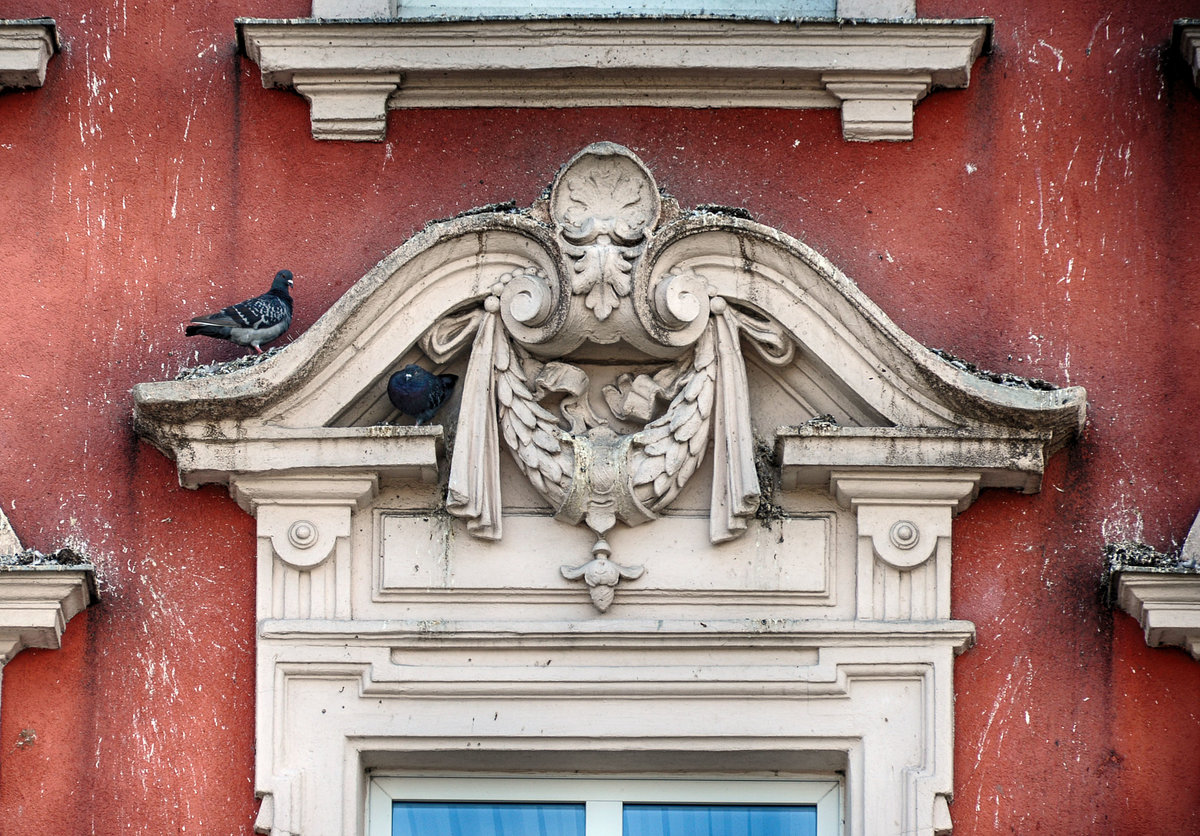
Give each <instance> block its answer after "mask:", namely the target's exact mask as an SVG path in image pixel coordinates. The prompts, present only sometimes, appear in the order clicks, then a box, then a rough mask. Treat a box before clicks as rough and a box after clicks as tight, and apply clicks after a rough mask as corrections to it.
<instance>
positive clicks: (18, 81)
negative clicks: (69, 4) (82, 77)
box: [0, 17, 59, 90]
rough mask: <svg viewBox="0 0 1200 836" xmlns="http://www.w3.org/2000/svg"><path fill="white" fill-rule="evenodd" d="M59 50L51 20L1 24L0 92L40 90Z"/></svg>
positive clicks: (13, 21)
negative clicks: (52, 57) (38, 88)
mask: <svg viewBox="0 0 1200 836" xmlns="http://www.w3.org/2000/svg"><path fill="white" fill-rule="evenodd" d="M58 48H59V43H58V29H57V28H56V26H55V23H54V21H53V20H52V19H50V18H48V17H43V18H35V19H32V20H0V90H4V89H7V88H23V87H41V86H42V84H43V83H44V82H45V81H46V65H47V64H48V63H49V62H50V57H51V56H52V55H54V53H56V52H58Z"/></svg>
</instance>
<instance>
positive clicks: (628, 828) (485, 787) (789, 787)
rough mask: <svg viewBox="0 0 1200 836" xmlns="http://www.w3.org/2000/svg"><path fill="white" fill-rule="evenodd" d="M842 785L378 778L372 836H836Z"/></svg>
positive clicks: (790, 780) (373, 789) (820, 782)
mask: <svg viewBox="0 0 1200 836" xmlns="http://www.w3.org/2000/svg"><path fill="white" fill-rule="evenodd" d="M840 790H841V787H840V785H839V783H838V782H836V781H829V780H816V779H796V778H787V779H782V778H780V779H746V778H704V779H676V778H656V779H642V778H622V777H604V778H573V777H558V778H515V777H492V776H486V777H479V776H454V777H450V776H444V777H415V776H414V777H396V776H389V777H377V778H375V779H373V780H372V781H371V784H370V790H369V792H370V798H369V801H368V831H367V832H368V834H369V836H418V834H419V836H530V834H536V836H835V835H836V834H838V833H839V832H840V829H841V815H840Z"/></svg>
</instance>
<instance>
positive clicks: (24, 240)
mask: <svg viewBox="0 0 1200 836" xmlns="http://www.w3.org/2000/svg"><path fill="white" fill-rule="evenodd" d="M1051 5H1052V4H1047V3H1044V2H1038V1H1037V0H1026V2H1019V0H976V2H973V3H965V2H961V0H936V2H934V1H933V0H929V1H928V2H923V3H921V4H920V5H919V11H920V12H921V14H922V15H923V16H927V17H967V16H977V15H987V16H992V17H994V18H995V20H996V28H995V49H994V51H993V53H992V54H991V55H990V56H988V57H985V58H984V59H981V60H980V61H979V62H978V63H977V64H976V66H975V72H974V76H973V78H972V82H971V86H970V87H969V88H968V89H967V90H965V91H952V92H941V93H937V94H935V95H933V96H932V97H931V98H929V99H928V100H927V101H926V102H924V103H923V104H921V105H920V106H919V107H918V109H917V115H916V140H915V141H914V142H911V143H902V144H869V145H862V144H855V143H847V142H844V141H843V140H842V139H841V136H840V129H839V124H838V116H837V114H836V113H835V112H833V111H807V112H804V111H800V112H778V111H758V110H722V111H703V110H702V111H684V110H666V109H664V110H655V109H635V110H615V109H595V110H586V109H585V110H561V111H535V110H512V111H502V110H473V111H456V110H444V111H415V112H396V113H393V114H391V116H390V126H389V133H388V142H387V143H386V144H351V143H318V142H315V141H313V140H312V138H311V136H310V133H309V123H308V119H309V113H308V106H307V103H306V102H305V101H304V100H303V99H301V98H300V97H299V96H296V95H294V94H291V93H285V92H279V91H271V90H264V89H263V88H262V86H261V83H260V77H259V72H258V68H257V67H256V66H254V65H253V64H251V63H250V62H248V61H247V60H245V59H242V58H239V57H238V56H237V55H236V54H235V46H234V28H233V20H234V18H235V17H237V16H255V17H299V16H304V15H306V14H307V12H308V8H309V6H308V3H306V2H305V0H257V2H253V3H250V2H239V3H234V2H228V1H227V0H214V1H213V2H192V3H166V2H161V0H155V2H148V0H141V1H140V2H138V1H137V0H110V2H82V0H79V1H78V2H72V1H71V0H4V2H3V3H0V17H8V18H17V17H34V16H51V17H54V18H55V19H56V20H57V21H58V25H59V28H60V32H61V36H62V39H63V41H64V44H65V46H64V52H63V53H62V54H60V55H58V56H57V57H55V58H54V59H53V61H52V62H51V65H50V72H49V77H48V79H47V82H46V85H45V87H43V88H42V89H40V90H37V91H31V92H24V93H16V94H14V93H9V94H4V95H0V230H2V232H0V282H2V283H3V286H4V287H5V288H6V293H5V294H4V297H5V298H4V299H3V301H2V302H0V357H2V358H3V361H2V363H0V501H3V507H4V511H5V513H7V514H8V516H9V518H10V519H11V521H12V523H13V524H14V526H15V527H16V529H17V531H18V533H19V534H20V535H21V536H22V538H23V540H24V541H25V543H26V544H27V545H29V546H33V547H37V548H41V549H43V550H50V549H53V548H56V547H58V546H60V545H64V544H72V545H76V546H77V547H80V548H82V549H84V550H86V552H87V553H88V554H89V555H90V556H91V557H92V559H93V560H94V562H95V563H96V564H97V567H98V576H99V579H100V583H101V591H102V596H103V602H102V603H101V604H100V605H99V606H97V607H94V608H93V609H91V610H90V611H88V612H87V613H85V614H83V615H80V616H79V617H77V618H76V619H75V620H74V621H72V622H71V623H70V625H69V626H68V629H67V631H66V634H65V640H64V645H63V648H62V649H61V650H59V651H26V652H24V653H22V654H21V655H19V656H18V657H17V658H16V660H15V661H13V662H12V663H11V664H10V665H9V666H8V667H7V668H6V669H5V671H4V679H3V682H4V689H3V713H2V716H0V831H2V832H3V833H13V834H43V833H67V834H84V833H95V834H115V833H196V834H227V833H228V834H244V833H249V832H250V831H251V822H252V821H253V817H254V813H255V801H254V800H253V796H252V776H251V769H252V757H253V705H254V697H253V684H254V682H253V680H254V672H253V636H254V628H253V617H254V616H253V584H254V579H253V565H252V563H253V560H252V558H253V552H254V537H253V531H254V529H253V521H252V519H251V518H250V517H249V516H247V515H246V514H244V513H243V512H242V511H240V510H239V509H238V508H237V507H236V506H235V505H234V503H233V502H232V501H231V500H230V499H229V498H228V497H227V495H226V494H225V492H224V491H223V490H221V489H217V488H207V489H204V490H201V491H199V492H188V491H183V490H181V489H180V488H178V487H177V482H176V477H175V470H174V466H173V463H171V462H169V461H168V460H167V459H165V458H164V457H163V456H162V455H160V454H159V453H157V452H156V451H154V450H152V449H150V448H149V447H147V446H146V445H144V444H141V443H139V442H138V441H136V440H135V438H134V436H133V434H132V432H131V430H130V421H129V416H130V409H131V406H132V402H131V398H130V395H129V389H130V387H131V386H132V385H133V384H135V383H138V382H141V381H147V380H158V379H165V378H169V377H172V376H174V374H175V372H176V371H177V370H178V369H179V368H180V367H181V366H183V365H187V364H190V363H192V362H194V361H195V359H196V358H197V353H198V357H199V359H201V360H205V361H208V360H211V359H216V358H228V357H232V356H235V355H236V354H237V353H239V352H238V351H237V350H235V349H233V348H232V347H227V346H223V345H218V344H215V343H213V342H211V341H203V342H202V341H199V340H188V339H186V338H184V337H183V335H182V333H181V331H180V329H179V326H178V323H179V322H180V321H182V320H185V319H187V318H188V317H189V316H191V315H194V314H197V313H202V312H206V311H208V310H211V309H213V308H214V307H219V306H220V305H223V304H226V303H227V302H230V301H233V300H235V299H241V298H244V297H246V296H249V295H252V294H254V293H258V292H260V291H261V290H263V289H265V287H266V284H267V282H268V281H269V279H270V276H271V275H272V274H273V273H274V271H275V270H276V269H278V268H280V267H288V268H290V269H292V270H293V271H294V272H295V274H296V276H297V283H296V289H295V292H296V296H297V299H298V303H297V321H296V323H295V324H294V325H293V330H292V333H293V335H295V334H299V333H302V332H303V330H304V329H305V328H306V327H307V326H308V325H310V324H311V323H312V322H313V321H314V320H315V319H316V318H317V317H318V316H319V315H320V314H321V313H322V312H323V311H324V310H325V309H326V308H327V307H328V306H329V305H330V304H332V303H333V302H334V301H335V300H336V299H337V298H338V297H339V295H340V294H341V293H343V292H344V291H345V290H346V289H347V288H348V287H350V286H351V285H352V284H353V283H354V282H355V281H356V280H357V279H358V278H359V277H360V276H361V275H362V274H363V273H365V272H366V271H367V270H368V269H369V268H370V267H371V266H372V265H373V264H374V263H375V262H376V261H377V260H378V259H379V258H380V257H381V256H382V255H384V254H385V253H387V252H389V251H390V250H392V249H393V248H395V247H396V246H397V245H399V244H400V243H401V242H402V241H403V240H404V239H405V238H407V237H408V236H409V235H410V234H411V233H413V232H414V231H416V230H417V229H419V228H420V227H421V226H422V224H423V223H424V222H425V221H426V220H429V219H432V218H441V217H446V216H449V215H452V214H454V213H456V212H458V211H461V210H463V209H467V208H469V207H472V206H476V205H480V204H486V203H491V202H497V201H502V200H507V199H509V198H513V199H515V200H516V201H517V203H518V204H521V205H528V204H529V203H530V202H531V201H532V200H533V199H534V198H535V197H536V196H537V195H538V193H539V191H540V190H541V189H542V187H543V186H544V185H545V184H546V183H548V182H549V180H550V178H551V177H552V175H553V173H554V171H555V169H556V168H557V166H558V165H559V164H560V163H561V162H563V161H564V160H566V159H567V158H568V157H569V156H571V155H572V154H573V153H574V152H575V151H577V150H578V149H579V148H581V147H582V146H584V145H586V144H587V143H589V142H592V141H596V140H600V139H608V140H613V141H616V142H620V143H623V144H625V145H628V146H629V147H630V148H632V149H633V150H634V151H635V152H637V153H638V154H639V155H640V156H641V157H642V158H643V159H644V160H645V161H646V163H647V164H648V165H649V166H650V168H651V170H652V171H653V172H654V173H655V176H656V177H657V178H658V180H659V182H660V184H661V185H663V186H664V187H666V188H667V189H668V190H669V191H671V192H672V193H673V194H674V195H675V196H676V197H678V198H679V199H680V201H681V202H682V203H683V204H684V205H694V204H696V203H701V202H716V203H725V204H735V205H741V206H745V207H746V208H748V209H749V210H751V211H752V212H753V213H754V215H755V217H756V218H757V219H758V220H761V221H763V222H765V223H768V224H771V225H773V226H777V227H779V228H781V229H783V230H785V231H787V232H789V233H791V234H793V235H795V236H797V237H799V238H802V239H803V240H805V241H806V242H807V243H809V244H811V245H813V246H814V247H816V248H817V249H818V250H820V251H821V252H823V253H824V254H825V255H827V256H828V257H829V258H830V259H832V260H833V262H834V263H835V264H837V265H838V266H840V267H841V268H842V269H843V270H844V271H845V272H846V273H847V274H849V275H850V276H852V277H853V278H855V279H856V280H857V281H858V283H859V284H860V286H861V287H862V288H863V289H864V290H865V291H866V293H867V294H868V295H869V296H871V297H872V298H873V299H874V300H875V301H876V302H877V303H878V304H879V305H880V306H881V307H882V308H883V309H884V310H885V311H886V312H887V313H888V314H889V315H890V316H891V317H892V318H893V319H894V320H895V321H896V322H897V323H898V324H899V325H900V326H901V327H902V328H904V329H905V330H907V331H908V332H909V333H910V334H912V335H913V336H914V337H916V338H917V339H918V340H920V341H922V342H923V343H925V344H926V345H930V346H933V347H940V348H945V349H948V350H950V351H952V352H954V353H955V354H957V355H959V356H962V357H966V358H969V359H971V360H973V361H975V362H977V363H979V364H980V365H981V366H984V367H987V368H991V369H995V370H1002V371H1012V372H1015V373H1018V374H1022V375H1029V376H1037V377H1044V378H1047V379H1050V380H1052V381H1055V382H1058V383H1071V384H1079V385H1083V386H1086V387H1087V389H1088V392H1089V400H1090V421H1089V426H1088V429H1087V432H1086V433H1085V436H1084V437H1083V439H1082V440H1081V441H1080V442H1079V443H1077V444H1075V445H1073V446H1072V447H1070V448H1068V449H1067V450H1066V451H1064V452H1062V453H1060V454H1059V455H1058V457H1057V458H1056V459H1055V460H1054V461H1053V462H1052V464H1051V466H1050V467H1049V469H1048V472H1047V476H1046V479H1045V485H1044V489H1043V491H1042V493H1041V494H1040V495H1037V496H1033V497H1024V496H1018V495H1013V494H1006V493H1000V492H995V491H992V492H985V494H984V495H983V496H982V497H981V498H980V500H979V501H978V502H977V503H976V504H975V505H974V506H973V507H972V508H971V509H970V510H969V511H968V512H967V513H966V514H964V515H963V516H962V517H961V518H960V519H959V520H958V523H957V525H956V529H955V540H956V544H955V561H956V562H955V569H954V571H955V578H954V614H955V616H956V617H959V618H965V619H970V620H973V621H974V622H975V623H976V624H977V626H978V644H977V646H976V647H975V648H974V649H972V650H971V651H969V652H968V653H966V654H965V655H964V656H962V657H961V658H960V660H959V663H958V669H957V683H956V684H957V694H958V697H957V726H956V728H957V744H956V750H957V757H956V762H955V778H956V788H955V801H954V804H953V805H952V813H953V817H954V820H955V825H956V827H955V833H956V834H958V836H976V835H977V834H985V833H1021V834H1026V833H1054V834H1101V833H1115V834H1183V833H1200V700H1198V699H1197V694H1200V664H1197V663H1195V662H1193V661H1191V660H1190V659H1189V658H1188V657H1186V656H1185V655H1184V654H1183V653H1182V652H1180V651H1177V650H1151V649H1148V648H1147V647H1146V646H1145V644H1144V642H1143V640H1142V637H1141V635H1140V632H1139V631H1138V629H1137V626H1136V624H1135V623H1134V622H1133V621H1132V620H1131V619H1130V618H1128V617H1127V616H1125V615H1124V614H1121V613H1113V612H1112V611H1111V610H1109V609H1107V608H1106V607H1105V606H1104V605H1103V604H1102V603H1101V600H1100V592H1099V583H1100V575H1101V553H1102V547H1103V543H1104V542H1105V541H1106V539H1107V540H1112V539H1119V538H1133V539H1141V540H1144V541H1145V542H1147V543H1149V544H1150V545H1153V546H1156V547H1158V548H1160V549H1166V548H1169V547H1170V546H1172V545H1174V544H1178V543H1179V542H1180V541H1181V540H1182V538H1183V536H1184V535H1185V533H1186V532H1187V529H1188V527H1189V525H1190V523H1191V521H1192V518H1193V516H1194V515H1195V513H1196V510H1197V508H1198V507H1200V481H1197V480H1196V478H1195V473H1196V472H1197V469H1198V468H1200V444H1198V443H1197V436H1198V434H1200V430H1198V429H1197V421H1196V419H1197V417H1198V413H1200V374H1198V372H1197V369H1198V368H1200V324H1198V323H1200V281H1198V278H1197V276H1198V268H1200V236H1197V235H1196V233H1195V229H1196V224H1197V222H1198V221H1200V209H1198V208H1197V207H1198V205H1200V204H1198V201H1197V194H1200V142H1198V141H1197V138H1198V137H1200V96H1198V95H1197V93H1196V91H1195V90H1194V89H1193V88H1192V87H1191V85H1190V82H1189V81H1188V79H1187V78H1186V76H1185V73H1184V72H1183V70H1182V68H1181V67H1180V66H1178V62H1177V61H1176V59H1175V58H1174V57H1173V56H1172V55H1171V54H1170V53H1169V50H1168V48H1167V47H1168V43H1167V42H1168V40H1169V37H1170V32H1171V22H1172V21H1173V20H1174V19H1175V18H1179V17H1186V16H1190V15H1197V14H1198V13H1200V7H1197V5H1196V4H1195V3H1188V2H1183V0H1179V1H1178V2H1150V0H1137V2H1133V0H1126V2H1124V3H1108V2H1100V0H1076V2H1072V3H1064V4H1062V5H1063V6H1066V7H1070V10H1069V11H1059V10H1056V9H1053V8H1051ZM31 735H32V740H30V736H31ZM19 743H20V744H21V745H18V744H19Z"/></svg>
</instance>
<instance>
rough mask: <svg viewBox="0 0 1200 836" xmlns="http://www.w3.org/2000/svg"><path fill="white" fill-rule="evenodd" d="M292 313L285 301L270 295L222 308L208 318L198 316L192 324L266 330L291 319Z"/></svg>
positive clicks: (266, 294)
mask: <svg viewBox="0 0 1200 836" xmlns="http://www.w3.org/2000/svg"><path fill="white" fill-rule="evenodd" d="M290 314H291V312H290V311H289V310H288V309H287V305H285V304H284V303H283V300H282V299H280V298H279V297H277V296H273V295H272V294H270V293H264V294H263V295H262V296H256V297H254V298H253V299H247V300H246V301H245V302H238V303H237V304H236V305H230V306H229V307H227V308H222V309H221V310H219V311H217V312H216V313H214V314H209V315H208V316H198V317H196V318H195V319H193V320H192V322H198V323H202V324H204V325H217V326H223V327H229V328H265V327H270V326H272V325H278V324H279V323H281V322H283V321H285V320H288V319H290Z"/></svg>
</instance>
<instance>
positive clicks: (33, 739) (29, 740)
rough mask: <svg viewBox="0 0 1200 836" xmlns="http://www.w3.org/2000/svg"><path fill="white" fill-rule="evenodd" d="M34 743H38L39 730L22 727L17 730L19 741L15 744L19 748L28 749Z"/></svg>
mask: <svg viewBox="0 0 1200 836" xmlns="http://www.w3.org/2000/svg"><path fill="white" fill-rule="evenodd" d="M34 743H37V731H35V730H34V729H21V730H20V731H19V732H17V742H16V743H15V744H14V745H15V746H16V747H17V748H18V749H28V748H29V747H30V746H32V745H33V744H34Z"/></svg>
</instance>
